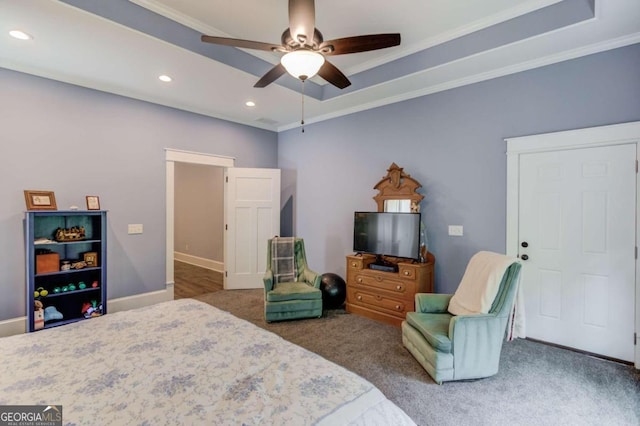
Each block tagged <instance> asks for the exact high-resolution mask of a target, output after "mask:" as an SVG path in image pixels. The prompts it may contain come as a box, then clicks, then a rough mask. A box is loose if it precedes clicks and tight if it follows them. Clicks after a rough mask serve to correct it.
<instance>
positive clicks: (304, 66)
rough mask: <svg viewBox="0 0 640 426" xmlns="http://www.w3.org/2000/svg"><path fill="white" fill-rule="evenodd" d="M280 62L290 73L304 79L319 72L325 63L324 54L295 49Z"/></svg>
mask: <svg viewBox="0 0 640 426" xmlns="http://www.w3.org/2000/svg"><path fill="white" fill-rule="evenodd" d="M280 63H281V64H282V66H283V67H284V69H286V70H287V72H288V73H289V74H291V75H292V76H294V77H295V78H299V79H300V80H303V81H304V80H306V79H308V78H311V77H313V76H314V75H316V74H317V73H318V71H319V70H320V67H322V65H323V64H324V56H322V55H321V54H320V53H318V52H314V51H312V50H306V49H301V50H294V51H293V52H289V53H287V54H286V55H284V56H283V57H282V58H281V59H280Z"/></svg>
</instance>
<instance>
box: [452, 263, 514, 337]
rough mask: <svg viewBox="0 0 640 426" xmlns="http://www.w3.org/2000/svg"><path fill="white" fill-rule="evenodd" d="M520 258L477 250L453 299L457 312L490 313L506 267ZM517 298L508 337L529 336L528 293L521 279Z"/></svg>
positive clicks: (466, 313)
mask: <svg viewBox="0 0 640 426" xmlns="http://www.w3.org/2000/svg"><path fill="white" fill-rule="evenodd" d="M519 261H520V260H519V259H517V258H514V257H510V256H505V255H503V254H499V253H493V252H489V251H480V252H478V253H476V254H475V255H474V256H473V257H472V258H471V260H470V261H469V264H468V265H467V269H466V270H465V273H464V276H463V277H462V281H461V282H460V285H459V286H458V289H457V290H456V292H455V294H454V295H453V297H452V298H451V301H450V302H449V308H448V311H449V313H451V314H453V315H473V314H486V313H488V312H489V310H490V309H491V305H492V304H493V301H494V300H495V298H496V295H497V294H498V290H499V288H500V282H501V281H502V277H503V276H504V273H505V271H506V270H507V268H508V267H509V266H511V264H512V263H513V262H519ZM516 285H517V289H516V300H515V303H514V306H513V308H512V311H511V314H510V315H509V323H508V326H507V327H508V328H507V330H508V332H507V340H512V339H514V338H518V337H521V338H523V337H525V336H526V334H525V318H524V297H523V292H522V289H521V288H520V279H518V283H517V284H516Z"/></svg>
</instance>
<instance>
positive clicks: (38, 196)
mask: <svg viewBox="0 0 640 426" xmlns="http://www.w3.org/2000/svg"><path fill="white" fill-rule="evenodd" d="M24 199H25V201H26V202H27V210H58V206H57V205H56V196H55V194H54V193H53V191H33V190H30V189H25V190H24Z"/></svg>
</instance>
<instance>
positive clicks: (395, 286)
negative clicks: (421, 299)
mask: <svg viewBox="0 0 640 426" xmlns="http://www.w3.org/2000/svg"><path fill="white" fill-rule="evenodd" d="M352 283H353V285H355V286H364V287H368V288H374V289H379V290H386V291H390V292H393V293H397V294H398V296H400V297H404V296H405V295H407V294H409V295H410V296H413V293H415V290H414V289H415V284H414V283H412V282H411V281H401V280H397V279H389V278H384V277H382V276H381V275H378V274H374V275H371V274H367V273H360V274H354V275H353V281H352Z"/></svg>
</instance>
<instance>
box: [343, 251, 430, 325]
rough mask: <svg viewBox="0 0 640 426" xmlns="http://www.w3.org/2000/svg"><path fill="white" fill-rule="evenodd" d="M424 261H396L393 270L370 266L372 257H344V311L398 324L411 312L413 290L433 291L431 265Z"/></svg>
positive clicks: (413, 307) (372, 263)
mask: <svg viewBox="0 0 640 426" xmlns="http://www.w3.org/2000/svg"><path fill="white" fill-rule="evenodd" d="M435 261H436V259H435V258H434V256H433V254H431V253H427V262H425V263H418V262H413V261H411V260H410V259H407V260H406V261H399V262H398V263H397V265H396V267H397V269H396V270H395V271H384V270H380V269H377V267H375V266H372V265H375V264H377V263H378V259H376V256H373V255H370V254H363V255H361V256H347V303H346V310H347V312H350V313H354V314H358V315H362V316H365V317H368V318H372V319H375V320H378V321H384V322H386V323H389V324H393V325H396V326H400V324H402V321H404V319H405V316H406V314H407V312H412V311H415V295H416V293H432V292H433V265H434V263H435Z"/></svg>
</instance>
